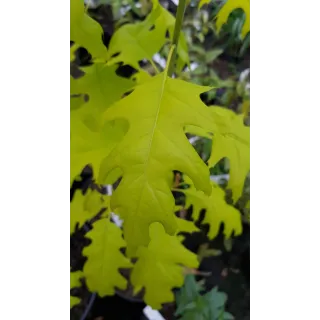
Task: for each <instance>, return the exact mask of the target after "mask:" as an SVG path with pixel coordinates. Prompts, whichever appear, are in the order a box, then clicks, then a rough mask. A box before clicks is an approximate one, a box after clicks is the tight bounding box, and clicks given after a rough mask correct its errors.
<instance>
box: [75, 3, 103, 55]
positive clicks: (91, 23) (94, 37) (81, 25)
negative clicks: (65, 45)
mask: <svg viewBox="0 0 320 320" xmlns="http://www.w3.org/2000/svg"><path fill="white" fill-rule="evenodd" d="M70 1H71V7H70V40H71V41H74V42H75V43H76V44H77V45H79V46H81V47H84V48H86V49H87V50H88V51H89V53H90V54H91V55H92V57H93V58H99V59H106V57H107V48H106V47H105V45H104V44H103V42H102V35H103V30H102V27H101V25H100V24H99V23H98V22H97V21H95V20H93V19H92V18H91V17H89V16H88V15H87V14H86V13H85V10H84V0H70Z"/></svg>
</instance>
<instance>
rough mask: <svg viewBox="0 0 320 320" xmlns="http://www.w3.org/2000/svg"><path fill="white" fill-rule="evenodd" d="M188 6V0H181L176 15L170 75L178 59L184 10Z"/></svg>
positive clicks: (169, 68)
mask: <svg viewBox="0 0 320 320" xmlns="http://www.w3.org/2000/svg"><path fill="white" fill-rule="evenodd" d="M186 6H187V0H179V5H178V10H177V16H176V23H175V25H174V32H173V40H172V45H173V46H175V47H174V50H173V55H172V58H171V60H170V61H169V67H168V76H169V77H171V76H172V74H173V71H174V63H175V60H176V54H177V48H178V42H179V36H180V31H181V28H182V22H183V17H184V12H185V10H186Z"/></svg>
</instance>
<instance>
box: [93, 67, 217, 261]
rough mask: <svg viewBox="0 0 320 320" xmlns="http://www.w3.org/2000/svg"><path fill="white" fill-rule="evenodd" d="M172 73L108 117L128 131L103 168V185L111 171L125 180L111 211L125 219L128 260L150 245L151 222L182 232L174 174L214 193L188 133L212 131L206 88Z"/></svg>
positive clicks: (155, 80) (171, 231)
mask: <svg viewBox="0 0 320 320" xmlns="http://www.w3.org/2000/svg"><path fill="white" fill-rule="evenodd" d="M166 72H167V71H165V72H163V73H161V74H159V75H157V76H155V77H153V78H152V79H151V80H150V81H148V82H144V83H143V84H141V85H138V86H137V87H136V88H135V90H134V91H133V92H132V93H131V94H130V95H129V96H127V97H125V98H124V99H122V100H120V101H118V102H117V103H115V104H114V105H113V106H111V107H110V108H109V109H108V110H107V111H106V112H105V116H104V119H105V120H107V121H111V120H116V119H125V120H127V121H128V123H129V129H128V131H127V133H126V134H125V135H124V137H123V139H122V140H121V141H120V142H119V143H118V144H117V146H116V147H115V148H114V149H113V150H112V151H111V152H110V154H109V155H108V156H107V157H106V159H105V160H104V161H103V164H102V165H101V169H100V175H99V183H104V181H105V178H106V177H107V175H108V174H109V172H110V171H112V170H114V169H120V170H121V171H122V173H123V177H122V181H121V183H120V185H119V186H118V187H117V189H116V191H115V192H114V194H113V195H112V199H111V206H112V210H113V211H114V210H117V212H119V214H120V216H121V218H122V219H123V220H124V237H125V239H126V241H127V243H128V251H127V253H128V254H129V256H131V255H134V253H135V250H136V248H137V247H138V246H139V245H147V244H148V242H149V236H148V230H149V225H150V224H151V223H152V222H155V221H158V222H160V223H162V224H163V225H164V227H165V229H166V232H167V233H169V234H174V233H175V232H176V230H177V222H176V220H175V216H174V214H173V210H174V205H175V204H174V198H173V196H172V194H171V180H170V179H169V180H168V179H164V177H167V176H168V175H171V174H172V171H173V170H178V171H180V172H185V173H187V174H188V175H189V176H190V177H191V178H192V179H193V181H194V183H195V186H196V187H197V188H199V189H201V190H203V191H204V192H205V193H207V194H210V192H211V189H212V188H211V185H210V179H209V169H208V167H207V166H206V165H205V163H204V162H203V161H202V159H201V158H200V157H199V155H198V154H197V153H196V151H195V150H194V148H193V147H192V146H191V144H190V143H189V141H188V139H187V138H186V136H185V133H184V127H185V126H187V125H193V126H198V127H200V128H203V130H208V131H210V130H211V128H212V127H213V122H212V119H211V117H210V112H208V111H209V109H208V108H207V107H206V106H205V104H204V103H202V101H201V99H200V97H199V96H200V94H201V93H202V92H205V91H207V90H208V89H209V88H208V87H201V86H197V85H194V84H191V83H187V82H184V81H181V80H175V79H171V78H169V77H168V76H167V74H166Z"/></svg>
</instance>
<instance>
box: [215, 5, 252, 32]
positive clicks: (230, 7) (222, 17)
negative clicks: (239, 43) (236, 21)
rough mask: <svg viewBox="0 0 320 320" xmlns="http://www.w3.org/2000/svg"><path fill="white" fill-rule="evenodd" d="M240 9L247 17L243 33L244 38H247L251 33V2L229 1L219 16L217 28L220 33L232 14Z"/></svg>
mask: <svg viewBox="0 0 320 320" xmlns="http://www.w3.org/2000/svg"><path fill="white" fill-rule="evenodd" d="M238 8H241V9H242V10H243V11H244V13H245V15H246V17H245V23H244V25H243V27H242V31H241V35H242V37H243V38H244V37H245V36H246V34H247V33H248V32H249V31H250V0H227V2H226V3H225V4H224V5H223V6H222V8H221V9H220V10H219V12H218V14H217V21H216V26H217V31H218V32H219V31H220V29H221V27H222V25H223V24H225V23H226V22H227V21H228V18H229V15H230V13H231V12H232V11H233V10H235V9H238Z"/></svg>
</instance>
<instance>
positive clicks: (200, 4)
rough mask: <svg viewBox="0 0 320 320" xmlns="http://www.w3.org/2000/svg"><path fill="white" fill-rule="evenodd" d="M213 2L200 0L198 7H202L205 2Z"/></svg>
mask: <svg viewBox="0 0 320 320" xmlns="http://www.w3.org/2000/svg"><path fill="white" fill-rule="evenodd" d="M210 2H211V0H200V1H199V4H198V8H199V9H200V8H202V7H203V6H204V5H205V4H208V3H210Z"/></svg>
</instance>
